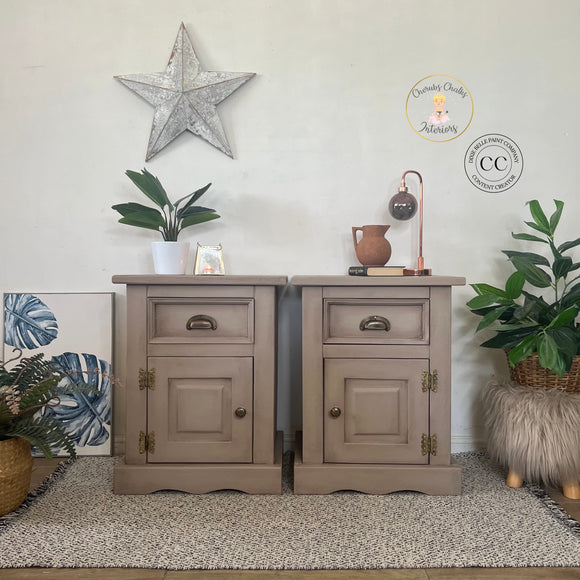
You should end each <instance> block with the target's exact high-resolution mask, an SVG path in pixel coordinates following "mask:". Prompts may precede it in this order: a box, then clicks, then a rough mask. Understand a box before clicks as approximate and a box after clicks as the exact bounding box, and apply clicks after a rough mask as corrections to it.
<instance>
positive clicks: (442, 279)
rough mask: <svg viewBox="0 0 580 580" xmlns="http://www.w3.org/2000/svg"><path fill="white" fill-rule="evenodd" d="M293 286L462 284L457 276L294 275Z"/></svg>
mask: <svg viewBox="0 0 580 580" xmlns="http://www.w3.org/2000/svg"><path fill="white" fill-rule="evenodd" d="M291 282H292V284H293V285H295V286H464V285H465V278H461V277H458V276H294V277H293V278H292V280H291Z"/></svg>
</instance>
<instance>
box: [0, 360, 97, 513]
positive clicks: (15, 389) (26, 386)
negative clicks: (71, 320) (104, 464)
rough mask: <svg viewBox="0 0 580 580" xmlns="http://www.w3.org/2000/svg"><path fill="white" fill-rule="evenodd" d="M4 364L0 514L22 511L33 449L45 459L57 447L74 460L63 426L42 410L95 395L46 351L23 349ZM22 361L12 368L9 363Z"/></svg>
mask: <svg viewBox="0 0 580 580" xmlns="http://www.w3.org/2000/svg"><path fill="white" fill-rule="evenodd" d="M15 350H16V351H18V355H17V356H16V357H15V358H14V359H11V360H9V361H6V363H4V362H2V361H0V515H3V514H5V513H8V512H10V511H12V510H13V509H14V508H16V507H18V506H19V505H20V504H21V503H22V501H23V500H24V498H25V497H26V495H27V493H28V488H29V486H30V474H31V471H32V455H31V452H30V448H31V446H34V447H36V448H37V449H38V450H39V451H40V452H42V454H43V455H44V456H45V457H46V458H52V457H53V455H52V451H53V448H59V449H63V450H64V451H66V452H67V453H68V454H69V455H70V456H71V457H76V451H75V445H74V441H73V439H72V438H71V436H70V435H69V434H68V433H67V431H66V430H65V428H64V427H63V425H62V424H61V423H60V422H59V421H58V420H57V419H55V418H53V417H48V416H44V415H43V414H42V409H43V408H45V407H56V406H57V405H59V404H60V397H61V396H63V395H68V394H73V393H91V394H94V393H95V392H96V391H95V389H94V388H92V387H90V386H88V385H87V384H86V383H84V382H83V381H82V377H79V380H78V381H77V382H74V381H71V377H70V375H67V373H66V372H65V371H64V370H63V369H60V368H59V366H58V364H57V363H55V362H53V361H48V360H45V359H44V355H43V353H40V354H36V355H34V356H32V357H30V358H22V351H21V350H20V349H15ZM15 361H18V363H17V364H15V365H14V366H13V367H12V368H10V369H8V368H7V366H6V365H7V364H9V363H11V362H15Z"/></svg>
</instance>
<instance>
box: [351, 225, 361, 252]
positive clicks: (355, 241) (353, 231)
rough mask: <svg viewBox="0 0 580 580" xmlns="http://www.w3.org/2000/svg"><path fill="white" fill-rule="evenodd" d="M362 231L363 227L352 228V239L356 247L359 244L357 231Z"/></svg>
mask: <svg viewBox="0 0 580 580" xmlns="http://www.w3.org/2000/svg"><path fill="white" fill-rule="evenodd" d="M357 232H362V228H352V241H353V242H354V247H355V248H356V247H357V246H358V240H357V239H356V233H357Z"/></svg>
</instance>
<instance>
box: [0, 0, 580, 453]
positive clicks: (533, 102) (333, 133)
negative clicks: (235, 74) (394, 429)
mask: <svg viewBox="0 0 580 580" xmlns="http://www.w3.org/2000/svg"><path fill="white" fill-rule="evenodd" d="M0 15H1V16H0V71H1V76H0V113H1V116H2V124H1V126H0V197H1V202H2V203H1V205H0V207H1V211H2V220H1V226H0V244H1V248H2V258H1V260H0V292H15V291H43V292H49V291H71V292H72V291H115V292H117V293H118V297H117V309H118V321H117V325H116V331H117V332H116V338H117V349H116V352H117V357H116V358H117V374H120V375H123V373H124V365H123V357H124V352H125V347H124V342H125V328H124V315H125V301H124V288H123V287H117V286H114V285H113V284H112V283H111V276H112V275H113V274H129V273H149V272H152V271H153V270H152V263H151V258H150V251H149V242H150V241H152V240H154V239H156V238H155V237H154V236H155V235H154V234H153V233H152V232H147V231H140V230H137V229H132V228H129V227H127V226H121V225H118V224H117V223H116V215H115V213H114V212H113V211H112V210H111V209H110V207H111V205H113V204H115V203H120V202H124V201H130V200H133V201H140V200H139V196H140V194H139V193H138V192H137V190H136V189H135V188H134V186H133V185H132V184H131V183H130V181H129V180H128V179H127V178H126V177H125V176H124V171H125V170H126V169H128V168H130V169H135V170H139V169H140V168H142V167H144V166H145V163H144V155H145V150H146V144H147V140H148V137H149V131H150V127H151V120H152V108H151V107H150V106H149V105H148V104H147V103H146V102H145V101H143V100H141V99H139V98H138V97H137V96H136V95H134V94H133V93H131V92H130V91H129V90H127V89H126V88H125V87H123V86H122V85H121V84H120V83H119V82H117V81H115V80H114V79H113V76H114V75H120V74H128V73H138V72H153V71H161V70H164V68H165V65H166V63H167V60H168V58H169V55H170V52H171V49H172V46H173V42H174V40H175V36H176V34H177V29H178V27H179V24H180V22H181V21H183V22H184V23H185V25H186V27H187V30H188V32H189V35H190V37H191V38H192V40H193V43H194V46H195V48H196V51H197V55H198V57H199V59H200V61H201V63H202V66H203V68H204V69H206V70H230V71H248V72H256V73H257V76H256V77H255V78H254V79H253V80H251V81H250V82H249V83H247V84H246V85H245V86H244V87H242V88H241V89H240V90H239V91H237V92H236V93H234V94H233V95H232V96H231V97H230V98H228V99H227V100H226V101H225V102H224V103H222V104H221V105H220V107H219V111H220V116H221V119H222V122H223V125H224V127H225V130H226V133H227V135H228V137H229V140H230V143H231V145H232V148H233V151H234V155H235V157H236V159H235V160H231V159H229V158H228V157H226V156H225V155H224V154H223V153H221V152H219V151H217V150H216V149H214V148H212V147H211V146H210V145H208V144H207V143H205V142H204V141H202V140H201V139H199V138H198V137H195V136H193V135H191V134H186V135H183V136H182V137H180V138H179V139H178V140H177V141H176V142H174V143H173V144H171V145H170V146H168V147H167V148H165V149H164V150H163V151H162V152H161V153H159V154H158V155H157V156H156V157H154V158H153V160H152V161H151V162H149V163H147V165H146V166H147V168H148V169H149V171H151V172H152V173H154V174H155V175H157V176H159V178H160V179H161V181H162V182H163V184H164V185H165V186H166V188H167V189H168V191H169V192H170V195H172V196H173V197H180V196H182V195H185V194H186V193H189V192H190V191H193V189H195V188H197V187H200V186H202V185H204V184H205V183H207V182H209V181H211V182H213V186H212V188H211V189H210V192H209V193H208V194H206V197H205V198H204V200H205V202H206V203H207V204H210V205H211V207H215V208H216V209H217V210H218V211H219V213H221V215H222V216H223V218H222V219H221V220H218V221H216V222H212V223H209V224H204V225H202V226H200V227H199V228H198V229H197V230H195V229H192V230H189V233H187V234H186V235H185V236H184V239H189V240H190V241H192V242H194V243H195V242H196V241H199V242H201V243H206V244H211V243H216V242H222V243H223V245H224V248H225V256H226V267H227V271H228V273H230V274H254V273H262V274H287V275H288V276H292V275H295V274H343V273H346V269H347V267H348V266H349V265H352V264H355V263H356V258H355V255H354V250H353V247H352V239H351V226H355V225H363V224H368V223H392V224H393V225H392V228H391V230H390V232H389V235H388V237H389V239H390V241H391V243H392V244H393V257H392V262H394V263H398V262H407V261H409V260H410V259H411V257H412V252H413V247H414V242H412V240H413V239H414V237H415V235H416V225H414V224H409V223H405V224H403V223H400V222H393V220H392V218H391V217H390V216H389V214H388V211H387V203H388V200H389V199H390V197H391V195H392V194H393V193H394V192H395V191H396V189H397V186H398V182H399V180H400V176H401V174H402V172H403V171H404V170H406V169H415V170H417V171H420V172H421V173H422V175H423V178H424V181H425V241H424V244H425V247H424V255H425V260H426V263H427V266H428V267H431V268H432V269H433V271H434V273H435V274H450V275H462V276H465V277H466V278H467V280H468V283H473V282H479V281H487V282H490V283H495V282H498V283H499V282H500V281H502V280H503V279H504V277H505V275H506V274H507V273H508V272H509V266H508V265H507V264H506V263H505V262H504V260H503V259H502V258H501V255H500V253H499V250H501V249H506V248H514V247H515V244H517V243H518V242H514V241H513V240H511V238H510V234H509V233H510V231H512V230H515V231H521V230H520V228H519V224H520V223H521V221H522V218H524V217H527V210H526V209H525V207H524V204H525V202H526V201H527V200H529V199H534V198H537V199H539V200H540V201H542V202H546V203H548V202H550V203H551V201H550V200H552V199H553V198H558V199H562V200H564V201H565V202H566V206H567V207H566V212H565V215H564V218H563V222H562V227H561V229H562V239H569V238H576V237H578V227H577V225H576V224H577V216H578V212H579V210H580V198H579V197H578V192H577V189H576V184H575V172H576V165H577V152H578V151H579V150H580V148H579V146H578V145H579V143H578V135H579V133H580V115H579V114H578V94H579V89H580V82H579V80H578V75H579V73H578V72H577V70H576V67H575V63H576V62H577V61H578V56H579V52H580V46H579V43H578V40H577V23H578V22H579V21H580V19H579V17H580V3H579V2H577V0H551V1H547V0H511V1H510V2H505V0H487V1H486V2H480V1H476V0H462V1H459V0H439V1H438V2H430V1H429V2H427V1H425V0H292V1H291V2H289V1H283V0H171V1H160V0H124V1H122V2H119V1H118V0H0ZM431 74H447V75H451V76H454V77H456V78H458V79H459V80H461V81H462V82H463V83H464V84H465V85H466V86H467V87H468V88H469V90H470V91H471V94H472V95H473V99H474V103H475V115H474V118H473V122H472V123H471V126H470V127H469V129H468V130H467V131H466V132H465V133H464V134H463V135H462V136H461V137H459V138H457V139H455V140H453V141H450V142H448V143H432V142H429V141H426V140H424V139H421V138H420V137H418V136H417V135H416V134H415V133H414V132H413V131H412V130H411V128H410V127H409V125H408V122H407V119H406V116H405V100H406V97H407V94H408V92H409V90H410V88H411V87H412V86H413V85H414V84H415V83H416V82H417V81H418V80H419V79H421V78H423V77H425V76H427V75H431ZM486 133H503V134H505V135H507V136H509V137H511V138H512V139H513V140H515V141H516V143H517V144H518V145H519V146H520V148H521V149H522V152H523V156H524V164H525V165H524V172H523V175H522V177H521V179H520V180H519V182H518V183H517V185H516V186H515V187H513V188H512V189H510V190H508V191H507V192H505V193H503V194H499V195H495V194H488V193H484V192H482V191H480V190H478V189H476V188H475V187H474V186H472V185H471V184H470V183H469V182H468V180H467V178H466V176H465V173H464V170H463V156H464V154H465V152H466V150H467V147H468V145H469V144H470V143H471V142H472V141H473V140H474V139H476V138H477V137H479V136H481V135H483V134H486ZM409 183H410V185H411V189H413V187H414V185H413V181H412V179H410V180H409ZM415 191H416V189H415ZM471 295H472V293H471V291H470V289H469V288H468V287H466V288H457V289H455V290H454V310H453V321H454V334H453V338H454V347H453V360H454V379H453V426H452V432H453V441H454V449H456V450H457V449H461V448H464V447H465V446H470V445H473V444H474V442H475V443H477V441H478V439H479V438H480V437H481V430H480V426H479V425H480V418H479V406H478V396H479V394H480V392H481V389H482V387H483V385H484V384H485V382H486V380H487V378H488V377H489V376H490V375H491V374H492V373H494V372H496V371H500V370H501V371H503V370H505V369H504V367H503V364H504V362H503V359H502V354H501V353H497V352H493V351H492V352H489V351H485V350H484V349H480V348H478V346H477V345H478V344H479V342H481V339H480V338H479V337H477V338H475V337H474V336H473V330H474V328H475V325H476V320H475V319H474V317H473V316H472V315H471V314H470V313H469V312H468V311H467V309H466V308H465V307H464V304H465V302H466V301H467V300H468V299H469V298H470V297H471ZM297 316H299V302H298V296H297V294H296V292H295V291H293V290H289V292H288V293H287V294H286V296H285V297H284V299H283V300H282V303H281V344H280V370H281V372H280V375H281V376H280V385H279V386H280V395H279V423H280V427H281V428H283V429H284V430H285V431H286V432H287V434H288V435H291V434H292V433H293V431H294V429H295V427H296V426H297V425H298V424H299V420H300V419H299V414H298V411H299V409H298V406H297V403H296V401H297V400H298V392H297V391H298V388H299V364H300V363H299V353H300V350H299V346H298V344H297V340H299V330H300V329H299V325H298V323H297V320H296V318H297ZM118 395H119V396H118V397H117V399H118V405H117V411H116V427H117V431H118V432H121V433H122V432H123V424H122V423H123V422H122V392H120V393H118Z"/></svg>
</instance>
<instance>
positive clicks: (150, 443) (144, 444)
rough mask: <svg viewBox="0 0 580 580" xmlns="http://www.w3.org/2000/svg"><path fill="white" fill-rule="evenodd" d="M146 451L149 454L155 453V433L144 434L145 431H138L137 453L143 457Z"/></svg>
mask: <svg viewBox="0 0 580 580" xmlns="http://www.w3.org/2000/svg"><path fill="white" fill-rule="evenodd" d="M146 451H148V452H149V453H155V431H151V433H149V434H146V433H145V431H139V453H141V455H143V453H145V452H146Z"/></svg>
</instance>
